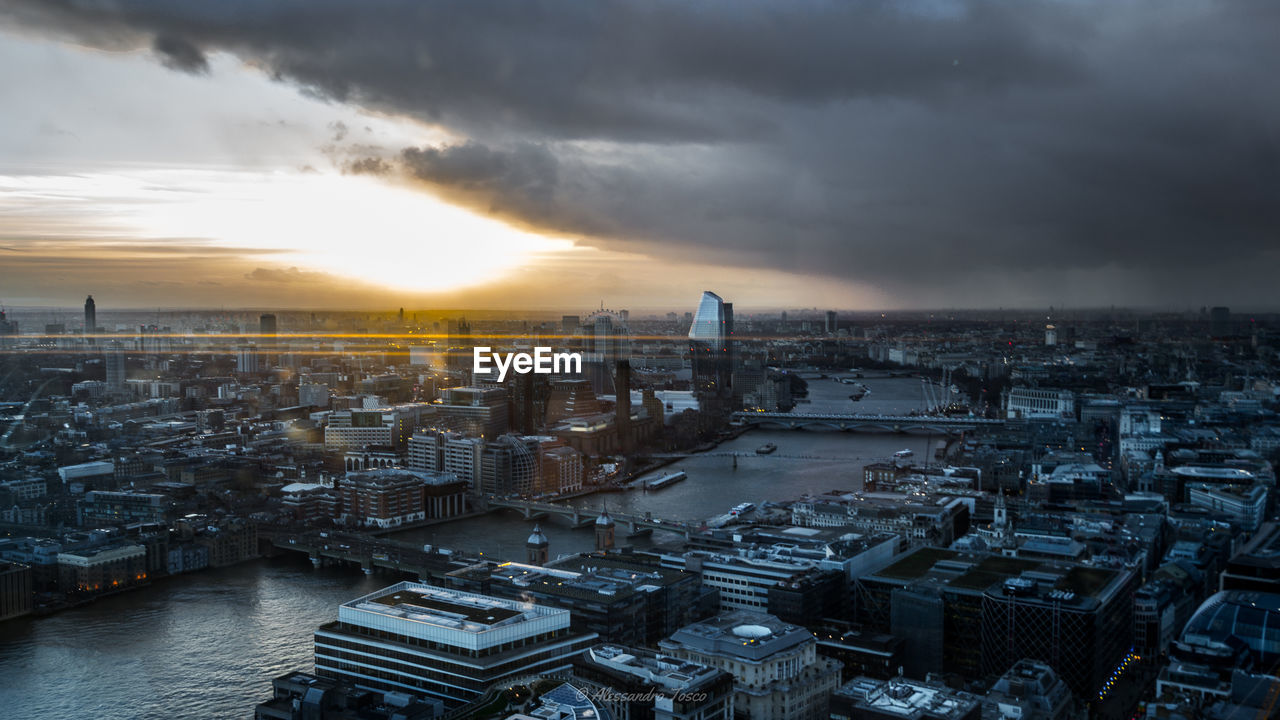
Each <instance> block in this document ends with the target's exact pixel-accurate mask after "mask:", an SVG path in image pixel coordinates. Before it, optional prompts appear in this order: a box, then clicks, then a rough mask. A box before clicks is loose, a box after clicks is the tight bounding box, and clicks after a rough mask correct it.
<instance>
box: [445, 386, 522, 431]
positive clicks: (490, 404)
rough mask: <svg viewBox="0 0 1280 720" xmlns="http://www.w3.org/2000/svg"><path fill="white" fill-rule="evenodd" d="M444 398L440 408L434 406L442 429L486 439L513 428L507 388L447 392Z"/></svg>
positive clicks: (447, 390) (458, 389) (465, 389)
mask: <svg viewBox="0 0 1280 720" xmlns="http://www.w3.org/2000/svg"><path fill="white" fill-rule="evenodd" d="M440 396H441V397H440V404H438V405H432V406H431V409H432V410H433V411H434V412H435V420H434V421H433V422H434V424H436V425H438V426H442V427H446V428H448V429H450V430H456V431H458V432H462V433H466V434H467V435H479V436H482V437H485V438H496V437H498V436H499V435H501V434H503V433H505V432H506V431H507V429H508V427H509V423H508V418H507V391H506V388H501V387H455V388H446V389H445V390H444V391H442V392H441V393H440Z"/></svg>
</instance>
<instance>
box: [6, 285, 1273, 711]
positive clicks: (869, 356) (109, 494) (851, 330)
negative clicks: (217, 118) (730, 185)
mask: <svg viewBox="0 0 1280 720" xmlns="http://www.w3.org/2000/svg"><path fill="white" fill-rule="evenodd" d="M739 300H740V299H739ZM689 308H690V309H689V310H688V311H687V312H684V313H677V312H670V313H667V314H665V315H656V314H648V315H643V316H637V315H635V314H632V313H629V312H628V311H627V310H624V309H619V310H610V309H605V308H603V307H602V308H601V309H597V310H594V311H590V312H585V313H582V314H572V315H569V314H565V315H562V316H559V317H539V316H537V315H528V316H524V315H519V314H516V313H511V314H509V315H504V314H501V313H495V312H490V313H481V314H480V315H481V316H483V319H481V317H479V316H476V315H473V316H472V317H471V318H470V319H468V318H467V317H465V316H463V315H461V314H451V313H440V312H434V311H430V310H405V309H396V310H394V311H388V312H381V313H372V312H347V313H337V312H319V311H317V312H311V311H284V310H282V311H274V312H272V311H252V312H250V311H204V312H196V311H140V310H114V309H112V308H111V306H110V301H109V299H107V298H101V297H99V298H96V299H95V298H93V297H90V298H88V299H86V302H85V305H84V308H83V314H82V315H81V314H80V312H79V309H77V310H75V311H73V310H69V309H26V310H24V309H21V308H11V309H9V310H7V311H5V313H4V315H3V319H2V320H0V346H2V350H3V355H2V356H0V357H2V363H0V367H2V368H3V371H2V372H0V437H2V438H3V441H2V445H0V452H3V457H2V459H0V461H2V462H3V464H2V465H0V477H2V480H0V508H2V510H0V513H2V520H3V527H4V530H5V535H4V538H3V539H0V558H3V562H4V563H5V564H4V566H3V570H0V590H2V591H3V594H2V596H0V608H2V609H3V618H4V619H5V621H6V622H5V623H4V624H3V625H0V636H3V637H4V638H5V639H6V642H5V644H4V647H3V649H2V650H0V671H2V672H3V673H4V674H5V675H6V676H7V677H10V678H17V679H16V680H15V682H20V683H35V682H36V681H37V676H33V675H32V673H39V675H38V679H39V680H40V681H41V682H43V683H45V685H46V687H53V686H57V685H59V684H70V685H74V686H78V687H81V688H83V692H84V694H86V695H89V696H95V695H100V696H101V698H102V701H101V702H100V703H96V704H92V705H90V706H91V707H93V708H94V714H95V716H97V717H104V718H108V717H121V718H123V717H173V716H184V717H185V716H217V717H249V716H250V715H251V714H252V715H253V716H254V717H256V718H260V719H264V720H265V719H267V718H293V719H299V720H300V719H301V718H310V717H325V718H330V717H332V718H388V719H390V718H406V719H408V718H436V717H447V718H490V717H502V718H524V717H535V718H561V717H564V718H568V717H578V718H582V717H592V716H598V717H616V718H633V717H634V718H641V717H655V718H730V717H735V716H738V717H751V718H800V717H806V718H827V717H831V718H897V717H902V718H938V719H940V720H941V719H945V720H953V719H961V718H1012V717H1023V718H1046V719H1049V718H1052V719H1062V718H1082V717H1115V718H1120V717H1152V718H1155V717H1210V718H1236V717H1254V716H1258V717H1261V716H1264V715H1266V714H1268V713H1270V712H1271V708H1272V705H1273V703H1274V702H1275V700H1276V698H1277V696H1278V694H1280V693H1278V691H1280V684H1277V681H1276V680H1275V678H1274V676H1273V674H1272V673H1273V672H1274V668H1275V664H1276V661H1277V659H1280V656H1278V653H1280V646H1277V643H1276V640H1275V638H1274V637H1273V635H1274V633H1273V632H1272V626H1273V625H1275V624H1276V623H1277V622H1280V603H1278V600H1280V573H1278V572H1277V566H1276V559H1275V555H1276V553H1277V552H1280V549H1278V548H1280V526H1278V525H1277V524H1276V514H1275V507H1274V493H1273V486H1274V484H1275V471H1274V462H1275V461H1276V459H1277V455H1278V454H1280V417H1278V416H1277V414H1276V410H1277V402H1278V397H1280V389H1278V386H1277V385H1276V384H1275V382H1274V377H1275V371H1276V367H1277V364H1276V363H1277V348H1280V333H1278V332H1277V324H1276V320H1277V318H1276V317H1275V316H1273V315H1250V316H1241V315H1239V314H1234V313H1232V312H1231V311H1230V309H1228V308H1225V307H1213V308H1205V309H1202V310H1198V311H1191V312H1183V313H1163V314H1151V313H1136V312H1129V311H1125V310H1122V309H1110V310H1096V311H1088V312H1085V311H1058V310H1055V309H1053V308H1049V309H1046V310H1045V311H1042V312H1029V311H1028V312H1012V311H1010V312H1004V311H1000V312H986V313H982V312H967V313H954V312H942V311H939V312H934V313H928V312H921V313H909V314H908V313H899V314H897V315H892V314H881V313H857V312H848V311H834V310H832V311H827V310H817V309H807V310H805V309H794V310H789V311H785V312H769V313H752V312H743V311H741V310H739V311H737V312H735V310H734V303H733V302H732V301H731V299H725V298H721V297H720V296H719V295H717V294H716V293H714V292H711V291H708V292H704V293H702V295H701V297H698V296H697V295H696V294H694V295H691V297H690V303H689ZM478 345H483V346H487V347H492V348H494V349H495V350H496V349H501V350H503V351H513V350H520V349H525V350H527V349H529V348H532V347H535V346H546V347H550V348H553V349H555V350H556V351H564V352H575V353H579V354H580V355H581V357H582V358H583V366H582V368H581V372H578V373H572V374H565V373H560V374H553V375H545V374H534V373H524V374H519V373H511V374H510V375H509V376H508V377H507V378H505V379H504V381H502V382H498V380H497V375H496V371H495V372H490V373H487V374H486V373H475V372H474V371H473V364H472V357H473V356H472V348H473V347H475V346H478ZM317 583H320V585H317ZM219 588H223V589H224V591H225V592H229V593H232V597H231V598H230V601H231V602H233V603H244V604H245V605H246V607H236V608H231V609H228V610H227V611H228V612H230V613H231V617H235V618H241V619H242V620H240V619H238V620H236V621H233V623H232V627H231V628H230V629H228V628H226V627H225V626H223V625H222V624H220V623H219V622H218V621H217V620H216V615H217V613H218V612H219V610H220V608H221V605H222V603H223V602H224V600H220V599H219V597H218V591H219ZM246 592H247V593H250V597H272V598H275V599H273V600H271V601H270V602H266V603H264V604H260V601H254V600H248V599H246V598H245V597H241V596H242V595H243V593H246ZM299 595H302V596H305V597H298V596H299ZM285 598H292V599H285ZM132 608H142V609H143V610H140V611H139V612H141V613H142V614H141V617H142V618H147V617H155V618H156V620H155V622H160V623H162V625H161V626H160V627H158V628H156V630H158V631H159V632H161V633H163V641H162V642H160V643H158V646H156V647H148V648H139V649H138V650H137V651H136V653H137V655H139V656H141V657H145V658H148V659H150V660H153V661H154V662H155V663H156V664H158V665H160V666H172V667H175V668H182V667H187V666H189V664H190V663H191V662H199V663H201V664H206V665H209V666H210V667H217V668H220V669H221V672H222V673H223V674H227V673H228V672H229V671H230V675H232V677H231V678H229V679H227V680H226V681H220V682H219V684H218V685H219V686H218V687H217V688H214V687H210V686H208V685H207V684H206V681H205V679H204V678H203V677H201V676H199V675H192V674H186V673H180V674H178V675H176V676H173V677H172V678H171V679H169V680H168V681H167V682H170V683H176V684H178V686H176V687H167V688H166V692H164V693H160V694H154V688H151V687H150V684H151V682H154V681H151V682H144V683H143V684H141V685H137V684H136V683H137V681H135V680H134V679H131V678H130V677H128V676H126V677H124V678H120V679H117V680H115V681H114V682H112V683H111V686H108V685H104V684H103V680H95V679H92V678H95V677H102V678H104V679H105V678H106V677H110V676H111V673H112V670H111V668H110V667H109V666H110V664H112V663H113V661H112V660H111V657H110V655H107V656H101V657H95V656H87V657H82V658H80V659H78V660H77V661H76V662H75V663H74V664H72V663H68V662H55V661H53V660H52V659H42V653H46V652H48V651H47V650H43V649H42V648H43V647H66V646H77V645H79V644H82V643H85V642H88V641H86V640H85V639H84V638H87V637H88V638H95V640H93V641H92V643H93V645H95V646H97V645H99V644H101V646H104V647H128V646H129V645H130V644H133V643H137V642H139V640H137V639H136V638H134V637H132V636H133V635H135V634H136V633H138V632H145V631H142V630H141V629H140V628H137V627H134V625H135V621H131V620H123V619H122V618H121V616H120V614H121V613H126V614H127V613H130V612H131V609H132ZM178 608H181V612H179V613H178V614H177V615H173V616H170V615H169V614H168V613H169V610H171V609H175V610H176V609H178ZM210 614H213V616H214V617H210ZM78 618H79V620H78ZM160 618H165V619H163V620H160ZM140 622H143V624H144V626H145V624H146V623H147V622H148V621H146V620H145V619H143V620H140ZM244 623H248V624H249V625H251V627H246V626H244ZM170 624H171V625H172V626H173V628H172V630H171V631H170V630H165V629H163V628H164V627H165V626H168V625H170ZM228 634H231V635H233V636H234V635H235V634H241V636H242V638H243V640H245V641H249V640H251V641H252V643H251V644H249V645H248V646H245V645H244V644H243V643H237V642H234V641H232V642H230V644H228V638H227V637H226V636H227V635H228ZM273 635H275V637H273ZM88 649H89V648H88V647H86V648H85V650H88ZM98 652H100V650H98ZM33 658H34V662H32V660H33ZM193 658H199V660H193ZM86 665H87V666H88V669H87V670H86ZM82 673H83V674H82ZM17 702H18V705H17V708H18V710H19V711H18V714H17V716H19V717H37V716H42V717H43V716H50V717H52V716H62V715H64V714H67V713H69V712H71V711H72V709H73V708H77V707H79V708H83V707H90V706H86V705H83V704H81V703H82V700H80V699H77V700H74V701H72V700H69V699H68V698H67V697H66V696H64V695H62V694H60V693H54V692H44V693H33V694H31V695H30V696H28V697H26V698H22V699H19V700H18V701H17ZM255 704H256V709H255ZM317 713H320V714H317ZM588 713H594V714H595V715H591V714H588Z"/></svg>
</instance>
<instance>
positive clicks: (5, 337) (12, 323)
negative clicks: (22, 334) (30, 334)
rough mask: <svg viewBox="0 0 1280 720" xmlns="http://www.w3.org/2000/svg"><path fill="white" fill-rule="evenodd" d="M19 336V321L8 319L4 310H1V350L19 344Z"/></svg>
mask: <svg viewBox="0 0 1280 720" xmlns="http://www.w3.org/2000/svg"><path fill="white" fill-rule="evenodd" d="M17 336H18V321H17V320H9V319H8V318H6V317H5V314H4V310H2V309H0V348H7V347H9V346H10V345H12V344H13V343H15V342H17Z"/></svg>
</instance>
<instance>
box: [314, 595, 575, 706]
mask: <svg viewBox="0 0 1280 720" xmlns="http://www.w3.org/2000/svg"><path fill="white" fill-rule="evenodd" d="M569 616H570V612H569V611H568V610H563V609H559V608H552V607H547V606H545V605H536V604H533V603H527V602H522V601H519V600H503V599H500V598H495V597H490V596H487V595H480V594H476V593H468V592H460V591H457V590H452V589H447V588H442V587H435V586H431V585H424V584H421V583H416V582H401V583H397V584H395V585H392V586H391V587H388V588H385V589H383V590H379V591H377V592H374V593H370V594H369V595H365V596H364V597H361V598H358V599H356V600H352V601H351V602H348V603H344V604H343V605H342V606H340V607H339V608H338V620H337V622H331V623H328V624H325V625H321V626H320V628H319V629H318V630H316V634H315V666H316V674H317V675H320V676H321V677H327V678H333V679H335V680H343V681H347V682H351V683H354V684H357V685H359V686H360V687H365V688H375V689H378V690H382V691H395V692H397V693H407V694H409V695H413V696H416V697H419V698H429V699H435V700H439V701H441V702H442V703H443V704H444V706H445V709H446V710H456V709H458V708H460V707H462V706H464V705H466V704H467V703H470V702H473V701H475V700H478V699H479V698H480V697H481V696H483V695H484V693H485V691H486V690H487V689H488V688H489V687H490V686H493V685H496V684H499V683H502V682H513V681H515V680H516V679H517V678H527V677H536V676H539V675H542V676H546V675H554V674H557V673H561V672H565V671H567V670H569V668H570V666H571V663H572V658H573V657H574V656H575V655H577V654H579V653H581V652H583V651H584V650H586V649H587V648H588V647H590V646H591V645H592V644H594V643H595V642H597V638H598V636H597V635H596V634H595V633H583V632H577V631H575V630H573V629H571V628H570V626H569Z"/></svg>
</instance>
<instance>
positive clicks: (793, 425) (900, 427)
mask: <svg viewBox="0 0 1280 720" xmlns="http://www.w3.org/2000/svg"><path fill="white" fill-rule="evenodd" d="M733 420H734V422H737V423H741V424H744V425H757V426H760V427H762V428H763V427H769V428H775V429H782V430H805V429H822V430H864V431H868V432H893V433H905V432H929V433H937V434H944V435H949V434H956V433H963V432H968V431H971V430H976V429H978V428H998V427H1004V426H1005V424H1006V421H1005V420H998V419H988V418H975V417H952V416H944V415H938V416H934V415H860V414H823V413H777V412H736V413H734V414H733Z"/></svg>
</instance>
